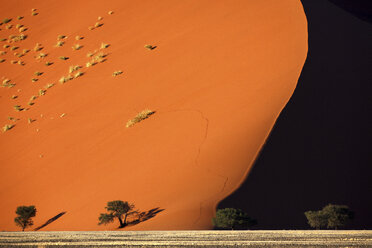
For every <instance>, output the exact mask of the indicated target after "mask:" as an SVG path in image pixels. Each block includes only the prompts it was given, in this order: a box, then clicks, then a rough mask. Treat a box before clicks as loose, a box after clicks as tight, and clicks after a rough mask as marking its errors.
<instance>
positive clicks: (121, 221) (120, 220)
mask: <svg viewBox="0 0 372 248" xmlns="http://www.w3.org/2000/svg"><path fill="white" fill-rule="evenodd" d="M118 219H119V223H120V227H124V226H125V225H124V223H123V220H122V219H121V217H118Z"/></svg>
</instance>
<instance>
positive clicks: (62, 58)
mask: <svg viewBox="0 0 372 248" xmlns="http://www.w3.org/2000/svg"><path fill="white" fill-rule="evenodd" d="M59 59H61V60H68V59H69V57H65V56H61V57H59Z"/></svg>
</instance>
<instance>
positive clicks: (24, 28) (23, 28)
mask: <svg viewBox="0 0 372 248" xmlns="http://www.w3.org/2000/svg"><path fill="white" fill-rule="evenodd" d="M18 31H19V32H20V33H22V32H24V31H27V28H26V27H20V28H19V29H18Z"/></svg>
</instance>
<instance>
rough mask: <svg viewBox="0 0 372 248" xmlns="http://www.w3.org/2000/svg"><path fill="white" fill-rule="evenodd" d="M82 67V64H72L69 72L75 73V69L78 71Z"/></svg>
mask: <svg viewBox="0 0 372 248" xmlns="http://www.w3.org/2000/svg"><path fill="white" fill-rule="evenodd" d="M80 68H82V67H81V66H80V65H72V66H70V68H69V70H68V72H69V73H73V72H74V71H77V70H79V69H80Z"/></svg>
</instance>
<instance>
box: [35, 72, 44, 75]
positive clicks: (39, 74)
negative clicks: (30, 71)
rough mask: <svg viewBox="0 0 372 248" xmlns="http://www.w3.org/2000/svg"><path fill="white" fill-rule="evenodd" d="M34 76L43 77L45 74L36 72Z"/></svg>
mask: <svg viewBox="0 0 372 248" xmlns="http://www.w3.org/2000/svg"><path fill="white" fill-rule="evenodd" d="M34 75H35V76H41V75H43V73H42V72H40V71H36V72H35V73H34Z"/></svg>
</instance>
